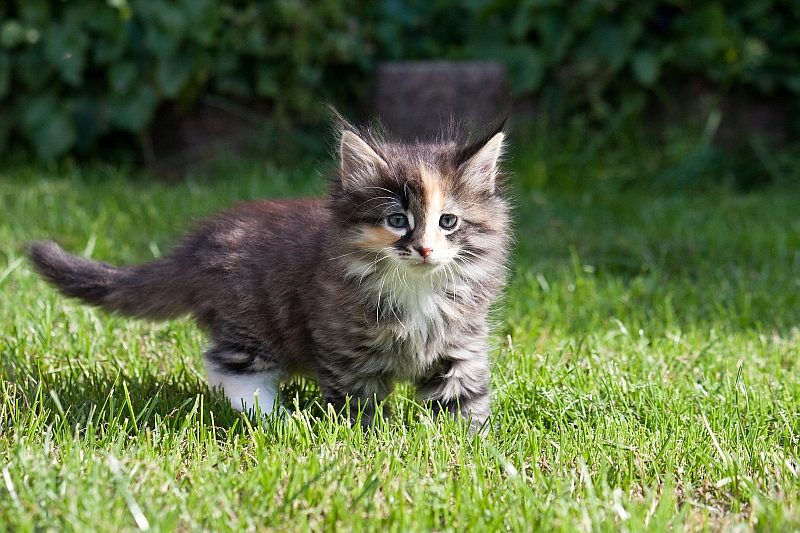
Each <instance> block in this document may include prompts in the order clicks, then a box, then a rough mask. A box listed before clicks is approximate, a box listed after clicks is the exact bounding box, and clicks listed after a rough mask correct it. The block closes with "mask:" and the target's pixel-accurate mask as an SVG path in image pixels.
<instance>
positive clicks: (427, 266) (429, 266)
mask: <svg viewBox="0 0 800 533" xmlns="http://www.w3.org/2000/svg"><path fill="white" fill-rule="evenodd" d="M439 264H440V263H439V262H438V261H437V262H434V261H428V260H426V259H422V260H417V261H412V262H411V266H413V267H414V268H418V269H420V270H433V269H434V268H436V267H438V266H439Z"/></svg>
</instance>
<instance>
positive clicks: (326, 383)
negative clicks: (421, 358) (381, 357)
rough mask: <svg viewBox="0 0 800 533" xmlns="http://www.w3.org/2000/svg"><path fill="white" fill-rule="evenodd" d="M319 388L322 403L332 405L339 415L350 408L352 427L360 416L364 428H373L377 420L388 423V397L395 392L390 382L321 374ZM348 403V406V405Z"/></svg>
mask: <svg viewBox="0 0 800 533" xmlns="http://www.w3.org/2000/svg"><path fill="white" fill-rule="evenodd" d="M319 385H320V389H321V390H322V399H323V400H324V401H325V402H327V403H329V404H331V405H333V407H334V409H335V410H336V412H337V413H339V412H343V409H344V408H345V406H347V405H348V403H349V406H350V411H349V413H343V414H345V415H346V416H349V418H350V423H351V424H353V423H355V422H356V420H357V419H358V415H359V413H361V418H360V421H361V426H362V427H365V428H366V427H371V426H372V425H373V424H374V423H375V420H376V417H382V418H384V419H385V420H388V419H389V415H388V413H387V412H386V411H385V408H384V403H385V400H386V397H387V396H388V395H389V393H390V392H391V390H392V385H391V381H389V380H388V379H387V378H386V377H384V376H347V377H344V376H338V375H336V374H334V373H333V372H330V371H325V372H321V375H320V377H319ZM348 400H349V402H348Z"/></svg>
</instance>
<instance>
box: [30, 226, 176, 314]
mask: <svg viewBox="0 0 800 533" xmlns="http://www.w3.org/2000/svg"><path fill="white" fill-rule="evenodd" d="M29 255H30V258H31V261H32V262H33V265H34V267H35V268H36V271H37V272H38V273H39V274H41V276H42V277H43V278H44V279H46V280H47V281H48V282H50V283H51V284H53V285H55V286H56V287H57V288H58V289H59V290H60V291H61V292H62V293H64V294H66V295H67V296H71V297H73V298H79V299H81V300H83V301H84V302H86V303H88V304H91V305H96V306H99V307H102V308H103V309H105V310H107V311H116V312H118V313H121V314H123V315H127V316H134V317H142V318H144V317H148V318H155V319H163V318H171V317H176V316H180V315H183V314H186V313H188V312H189V311H190V310H191V309H190V305H189V302H190V301H191V292H192V291H191V289H190V287H189V286H188V284H187V283H186V281H185V280H186V273H185V271H184V272H183V273H182V272H181V270H182V269H181V268H180V266H179V265H178V264H177V262H176V261H175V260H174V259H172V258H170V257H166V258H163V259H159V260H156V261H153V262H151V263H148V264H145V265H142V266H138V267H129V266H126V267H115V266H113V265H110V264H108V263H103V262H101V261H93V260H91V259H84V258H82V257H77V256H74V255H72V254H69V253H67V252H65V251H64V250H62V249H61V247H60V246H58V245H57V244H56V243H54V242H49V241H46V242H36V243H33V244H32V245H31V246H30V249H29ZM181 274H183V275H181Z"/></svg>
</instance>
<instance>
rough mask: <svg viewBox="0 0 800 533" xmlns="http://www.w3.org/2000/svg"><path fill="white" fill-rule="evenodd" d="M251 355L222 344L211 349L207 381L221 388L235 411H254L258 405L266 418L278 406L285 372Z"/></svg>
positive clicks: (213, 386) (207, 364) (207, 355)
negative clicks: (232, 349)
mask: <svg viewBox="0 0 800 533" xmlns="http://www.w3.org/2000/svg"><path fill="white" fill-rule="evenodd" d="M252 359H253V358H252V357H250V356H248V355H246V354H241V353H237V352H232V351H227V350H223V349H220V348H219V347H214V348H212V349H210V350H209V351H208V353H206V357H205V360H206V375H207V376H208V384H209V386H210V387H212V388H216V389H218V390H221V391H222V392H223V393H224V394H225V396H226V397H227V398H228V400H229V401H230V402H231V407H233V408H234V409H235V410H236V411H239V412H243V413H253V414H255V412H256V409H257V410H258V412H260V414H261V417H262V418H267V417H269V416H271V415H272V414H273V412H274V411H275V408H276V407H277V406H278V390H279V383H280V378H281V375H282V372H281V370H280V369H279V368H277V367H272V368H271V367H270V365H265V364H263V363H261V361H252ZM245 365H246V367H245Z"/></svg>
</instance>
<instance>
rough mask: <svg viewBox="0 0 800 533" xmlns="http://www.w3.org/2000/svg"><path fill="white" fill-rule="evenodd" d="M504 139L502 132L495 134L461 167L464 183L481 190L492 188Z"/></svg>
mask: <svg viewBox="0 0 800 533" xmlns="http://www.w3.org/2000/svg"><path fill="white" fill-rule="evenodd" d="M504 138H505V135H503V132H502V131H500V132H497V133H496V134H494V136H492V137H491V138H490V139H489V140H488V141H486V144H484V145H483V146H482V147H481V148H480V149H479V150H478V151H477V152H475V154H474V155H473V156H472V157H470V158H469V159H467V160H466V161H465V162H464V163H463V164H462V165H461V175H462V176H463V178H464V180H465V181H467V182H469V183H471V184H473V185H475V186H479V187H481V188H484V187H489V188H494V182H495V178H496V177H497V163H498V161H499V160H500V156H501V155H502V153H503V139H504Z"/></svg>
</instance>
